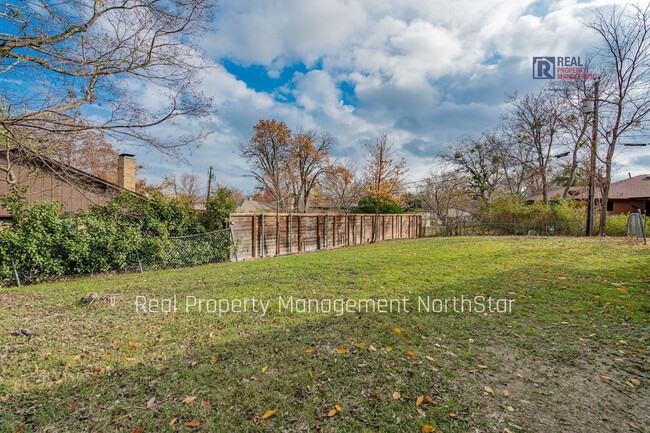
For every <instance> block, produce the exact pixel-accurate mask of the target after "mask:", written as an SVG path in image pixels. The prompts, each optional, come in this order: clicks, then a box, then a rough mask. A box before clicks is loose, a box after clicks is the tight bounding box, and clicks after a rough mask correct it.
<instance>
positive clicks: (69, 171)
mask: <svg viewBox="0 0 650 433" xmlns="http://www.w3.org/2000/svg"><path fill="white" fill-rule="evenodd" d="M7 152H13V153H20V154H21V155H20V156H19V158H21V159H22V161H24V162H28V163H32V164H36V165H39V166H40V167H42V168H45V169H46V170H47V171H50V172H52V173H55V174H56V177H59V178H60V179H61V180H63V181H65V182H69V181H70V179H69V178H71V177H76V179H75V180H81V181H84V182H87V183H90V184H98V185H101V186H103V187H107V188H109V189H114V190H116V191H118V192H122V191H125V192H130V193H132V194H135V195H137V196H140V197H143V198H144V197H145V196H144V195H142V194H140V193H137V192H135V191H131V190H128V189H126V188H124V187H122V186H120V185H117V184H115V183H113V182H109V181H107V180H105V179H102V178H101V177H99V176H95V175H94V174H90V173H87V172H85V171H83V170H79V169H78V168H75V167H73V166H71V165H68V164H64V163H62V162H59V161H56V160H54V159H52V158H49V157H47V156H43V155H41V154H39V153H37V152H34V151H33V150H31V149H29V148H26V147H20V148H18V147H17V146H10V147H9V148H6V147H5V148H4V149H3V148H0V155H4V154H6V153H7ZM67 178H68V179H67Z"/></svg>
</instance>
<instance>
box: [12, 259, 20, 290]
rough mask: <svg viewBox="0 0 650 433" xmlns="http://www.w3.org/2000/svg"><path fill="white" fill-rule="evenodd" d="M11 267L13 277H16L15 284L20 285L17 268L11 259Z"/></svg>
mask: <svg viewBox="0 0 650 433" xmlns="http://www.w3.org/2000/svg"><path fill="white" fill-rule="evenodd" d="M11 267H12V268H13V270H14V277H16V284H18V287H20V277H19V276H18V269H16V263H14V261H13V260H12V261H11Z"/></svg>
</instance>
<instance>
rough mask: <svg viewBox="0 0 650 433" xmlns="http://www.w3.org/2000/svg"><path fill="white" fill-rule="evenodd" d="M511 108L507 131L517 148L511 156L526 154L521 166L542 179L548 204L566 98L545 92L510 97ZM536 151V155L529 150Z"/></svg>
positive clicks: (508, 100) (543, 190) (504, 119)
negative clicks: (554, 154) (554, 153)
mask: <svg viewBox="0 0 650 433" xmlns="http://www.w3.org/2000/svg"><path fill="white" fill-rule="evenodd" d="M507 102H508V103H509V105H510V107H509V109H508V110H507V111H506V113H505V114H504V115H503V131H504V133H505V134H506V135H507V136H508V137H509V139H510V142H511V143H512V144H511V146H512V147H513V148H514V149H517V148H523V151H521V150H515V152H516V153H515V152H510V154H511V155H525V158H522V159H521V160H520V161H519V163H520V164H521V165H522V167H523V168H524V169H526V170H527V171H528V172H529V173H531V174H532V175H533V176H534V177H535V178H537V179H539V186H540V189H541V193H542V200H543V201H544V203H546V202H547V201H548V190H549V188H550V185H551V182H550V180H551V179H550V178H551V170H552V168H553V167H552V163H553V151H554V149H557V147H558V145H559V144H560V139H561V138H562V132H561V128H562V123H561V116H562V109H563V107H562V99H561V98H558V97H557V96H555V95H552V94H548V93H545V92H543V91H540V92H536V93H532V94H529V95H526V96H523V97H521V98H520V97H518V95H517V94H516V93H514V94H510V95H507ZM529 149H530V150H531V151H532V155H530V154H529V152H528V150H529Z"/></svg>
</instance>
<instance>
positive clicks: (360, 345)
mask: <svg viewBox="0 0 650 433" xmlns="http://www.w3.org/2000/svg"><path fill="white" fill-rule="evenodd" d="M354 347H356V348H357V349H365V348H366V346H364V345H363V344H359V343H356V344H355V345H354Z"/></svg>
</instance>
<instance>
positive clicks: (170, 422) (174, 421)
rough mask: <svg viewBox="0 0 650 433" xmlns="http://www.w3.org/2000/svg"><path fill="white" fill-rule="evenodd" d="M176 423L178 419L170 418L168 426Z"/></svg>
mask: <svg viewBox="0 0 650 433" xmlns="http://www.w3.org/2000/svg"><path fill="white" fill-rule="evenodd" d="M177 422H178V418H172V419H171V421H169V426H170V427H172V426H173V425H175V424H176V423H177Z"/></svg>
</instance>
